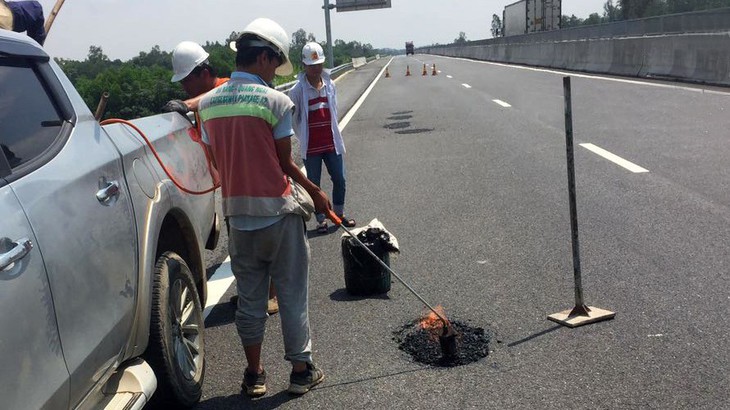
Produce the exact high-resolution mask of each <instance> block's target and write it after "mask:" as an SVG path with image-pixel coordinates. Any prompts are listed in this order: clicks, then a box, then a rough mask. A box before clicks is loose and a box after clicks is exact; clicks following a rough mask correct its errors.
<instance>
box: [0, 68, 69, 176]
mask: <svg viewBox="0 0 730 410" xmlns="http://www.w3.org/2000/svg"><path fill="white" fill-rule="evenodd" d="M62 125H63V121H62V118H61V116H60V115H59V113H58V111H57V110H56V107H55V105H54V104H53V101H52V99H51V97H50V96H49V94H48V93H47V92H46V89H45V87H44V86H43V82H42V80H41V78H40V77H39V76H38V74H37V72H36V70H35V69H34V68H33V66H32V65H30V64H28V63H26V62H23V61H13V60H3V59H0V148H2V154H0V155H3V156H4V157H5V161H0V162H5V163H6V164H9V166H10V168H11V169H14V168H17V167H19V166H21V165H23V164H25V163H27V162H29V161H31V160H33V159H34V158H37V157H38V156H40V155H41V154H42V153H43V152H44V151H46V150H47V149H48V148H49V147H50V146H51V144H53V142H54V141H55V139H56V136H58V134H59V133H60V130H61V126H62Z"/></svg>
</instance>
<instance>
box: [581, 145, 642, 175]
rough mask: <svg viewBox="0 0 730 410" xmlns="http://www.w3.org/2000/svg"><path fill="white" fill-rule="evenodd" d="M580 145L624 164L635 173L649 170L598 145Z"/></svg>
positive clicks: (612, 160) (615, 162) (614, 161)
mask: <svg viewBox="0 0 730 410" xmlns="http://www.w3.org/2000/svg"><path fill="white" fill-rule="evenodd" d="M580 146H581V147H583V148H585V149H587V150H588V151H591V152H593V153H595V154H597V155H599V156H601V157H603V158H606V159H607V160H609V161H611V162H613V163H614V164H616V165H619V166H622V167H624V168H626V169H628V170H629V171H631V172H633V173H636V174H638V173H642V172H649V170H648V169H646V168H642V167H640V166H638V165H636V164H634V163H633V162H631V161H627V160H625V159H623V158H621V157H619V156H618V155H616V154H612V153H610V152H608V151H606V150H605V149H603V148H601V147H597V146H595V145H593V144H580Z"/></svg>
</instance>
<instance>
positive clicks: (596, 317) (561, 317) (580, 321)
mask: <svg viewBox="0 0 730 410" xmlns="http://www.w3.org/2000/svg"><path fill="white" fill-rule="evenodd" d="M588 309H589V312H588V316H582V315H575V316H572V317H571V316H570V312H572V311H573V309H568V310H564V311H562V312H559V313H553V314H552V315H549V316H548V317H547V318H548V319H549V320H552V321H553V322H557V323H560V324H561V325H563V326H568V327H578V326H583V325H588V324H591V323H595V322H600V321H602V320H609V319H613V318H614V317H615V316H616V313H615V312H611V311H610V310H604V309H599V308H597V307H593V306H589V307H588Z"/></svg>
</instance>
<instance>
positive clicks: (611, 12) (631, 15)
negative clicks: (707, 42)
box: [561, 0, 730, 28]
mask: <svg viewBox="0 0 730 410" xmlns="http://www.w3.org/2000/svg"><path fill="white" fill-rule="evenodd" d="M721 7H730V0H616V1H613V0H607V1H606V2H605V3H604V4H603V12H602V13H591V14H590V15H589V16H588V17H587V18H585V19H582V18H578V17H576V16H575V15H571V16H562V22H561V24H562V28H568V27H577V26H590V25H593V24H601V23H610V22H612V21H622V20H632V19H638V18H644V17H654V16H662V15H665V14H675V13H686V12H690V11H702V10H711V9H716V8H721Z"/></svg>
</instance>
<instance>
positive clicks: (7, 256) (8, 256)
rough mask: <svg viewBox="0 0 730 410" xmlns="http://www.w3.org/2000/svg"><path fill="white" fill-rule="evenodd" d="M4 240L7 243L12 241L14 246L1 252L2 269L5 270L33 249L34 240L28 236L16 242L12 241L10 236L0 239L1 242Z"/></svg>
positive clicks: (0, 266) (0, 269)
mask: <svg viewBox="0 0 730 410" xmlns="http://www.w3.org/2000/svg"><path fill="white" fill-rule="evenodd" d="M3 242H5V243H6V244H7V243H8V242H10V244H12V245H14V246H13V247H12V248H11V249H10V250H9V251H7V252H5V253H1V254H0V271H4V270H5V269H6V268H8V267H10V266H11V265H13V264H14V263H15V262H17V261H19V260H21V259H23V257H24V256H25V255H27V254H28V253H29V252H30V250H31V249H33V242H31V241H30V239H28V238H21V239H18V240H17V241H15V242H12V241H11V240H10V239H8V238H3V239H0V244H2V243H3Z"/></svg>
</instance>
